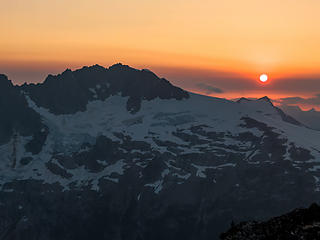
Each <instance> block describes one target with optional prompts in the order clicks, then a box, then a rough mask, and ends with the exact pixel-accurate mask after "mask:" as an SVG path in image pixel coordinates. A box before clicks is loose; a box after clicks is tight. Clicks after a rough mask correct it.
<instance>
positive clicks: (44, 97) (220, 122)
mask: <svg viewBox="0 0 320 240" xmlns="http://www.w3.org/2000/svg"><path fill="white" fill-rule="evenodd" d="M65 74H66V76H64V75H65ZM132 82H133V83H134V84H131V83H132ZM128 84H129V86H128ZM70 87H72V89H69V88H70ZM51 88H52V89H53V90H52V92H53V93H52V92H51V90H50V89H51ZM15 89H19V90H20V92H21V93H22V94H23V96H24V97H25V101H26V102H27V105H28V109H29V110H30V111H32V112H33V113H34V114H35V115H36V116H40V118H41V119H42V123H41V124H42V125H43V126H41V128H39V130H37V131H35V132H34V133H33V132H32V133H30V134H21V133H20V132H19V131H16V130H14V131H13V133H12V135H11V138H10V139H9V140H8V141H6V142H4V143H3V144H2V145H1V146H0V157H1V162H0V171H1V177H0V187H1V191H0V199H2V200H1V204H0V212H1V210H4V209H6V211H5V213H4V214H3V215H2V217H1V216H0V222H1V221H2V222H3V224H2V225H1V224H0V226H3V227H0V234H1V231H2V230H3V231H4V232H6V231H12V233H7V234H9V235H10V234H17V237H16V239H28V238H29V239H30V238H34V236H35V234H40V235H39V236H40V238H41V237H42V238H41V239H61V238H59V237H61V236H64V235H63V234H69V235H70V236H69V239H87V238H88V237H90V238H95V239H104V238H107V239H151V238H152V239H208V238H210V237H211V238H212V239H215V238H216V237H217V236H218V235H219V233H220V232H221V231H223V230H225V229H226V228H227V227H228V225H229V223H230V222H231V220H238V219H245V220H248V219H247V218H250V219H253V218H257V219H262V218H265V217H270V216H273V215H276V214H281V213H283V212H286V211H288V210H290V208H294V207H298V206H301V205H306V204H309V203H310V202H313V201H315V200H316V199H318V198H319V195H320V172H319V171H320V152H319V150H320V132H319V131H314V130H311V129H309V128H307V127H304V126H303V125H302V124H300V123H299V122H297V121H296V120H294V119H293V118H291V117H290V116H288V115H286V114H284V113H283V112H282V111H281V110H279V109H278V108H276V107H274V106H273V105H272V103H271V102H270V101H269V100H268V98H262V99H259V100H256V101H248V100H245V99H241V100H240V101H239V102H232V101H228V100H225V99H220V98H212V97H206V96H201V95H197V94H193V93H187V92H185V91H183V90H182V89H179V88H177V87H175V86H172V85H171V84H170V83H169V82H168V81H166V80H164V79H160V78H158V77H157V76H155V75H154V74H153V73H150V72H149V71H144V70H142V71H139V70H135V69H132V68H129V67H128V66H123V65H115V66H113V67H111V68H109V69H105V68H102V67H100V66H93V67H90V68H83V69H81V70H77V71H75V72H72V71H67V72H65V73H63V74H62V75H58V76H56V77H54V76H51V77H49V80H48V79H47V80H46V82H44V83H43V84H39V85H24V86H22V87H15ZM75 89H78V90H77V91H75ZM69 91H70V92H71V93H72V94H70V95H68V93H69ZM78 91H79V92H78ZM57 95H58V97H57ZM61 99H69V100H70V99H71V102H66V103H65V105H62V106H61V104H64V103H63V102H62V103H61ZM75 99H77V100H79V102H77V101H75ZM74 102H76V104H73V103H74ZM128 105H129V106H131V107H133V108H131V107H128ZM132 109H134V111H133V110H132ZM18 118H19V117H18ZM2 127H3V126H2ZM0 134H1V132H0ZM30 141H32V142H33V143H34V144H35V143H37V144H35V145H36V146H37V149H40V150H39V151H38V152H35V151H30V149H28V148H27V147H26V146H27V145H26V144H28V143H29V142H30ZM13 161H15V162H16V164H15V165H13V164H12V162H13ZM61 215H63V216H61ZM39 216H40V217H39ZM68 216H69V217H70V216H73V217H76V218H77V219H78V220H77V221H71V220H70V219H69V217H68ZM8 219H9V220H8ZM41 219H47V220H48V221H50V224H49V225H48V226H50V228H49V229H52V228H53V229H56V230H48V227H44V226H43V224H42V222H41ZM61 219H62V221H61ZM83 222H91V224H89V225H88V226H87V227H86V228H82V227H80V226H82V224H83ZM10 229H11V230H10ZM12 229H14V230H12ZM39 229H41V230H39ZM67 229H68V230H67ZM58 230H59V231H58ZM24 231H27V232H28V234H30V235H28V234H26V235H23V234H22V233H23V232H24ZM39 231H40V232H41V233H39ZM50 231H53V232H54V234H53V233H52V232H50ZM55 231H58V232H59V234H61V235H59V234H58V235H57V233H56V232H55ZM89 233H90V234H89ZM19 234H21V235H19ZM15 236H16V235H15ZM37 236H38V235H37ZM27 237H28V238H27Z"/></svg>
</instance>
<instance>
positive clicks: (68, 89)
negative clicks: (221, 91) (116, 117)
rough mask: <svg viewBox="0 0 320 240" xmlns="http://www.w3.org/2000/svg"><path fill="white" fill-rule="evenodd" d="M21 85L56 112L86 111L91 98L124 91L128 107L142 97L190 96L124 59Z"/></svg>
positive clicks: (134, 108)
mask: <svg viewBox="0 0 320 240" xmlns="http://www.w3.org/2000/svg"><path fill="white" fill-rule="evenodd" d="M21 88H22V89H23V90H24V91H25V92H27V93H28V95H29V96H30V98H31V99H32V100H33V101H34V102H35V103H36V104H37V105H38V106H41V107H44V108H47V109H49V110H50V111H51V112H52V113H55V114H72V113H75V112H78V111H84V110H85V109H86V106H87V104H88V102H90V101H93V100H102V101H104V100H105V99H107V98H108V97H110V96H112V95H116V94H121V96H123V97H129V99H128V103H127V109H128V111H130V112H131V113H135V112H137V111H139V109H140V105H141V101H142V100H152V99H155V98H160V99H176V100H181V99H183V98H188V97H189V94H188V93H187V92H186V91H184V90H182V89H180V88H178V87H175V86H173V85H172V84H171V83H170V82H169V81H167V80H166V79H163V78H159V77H158V76H157V75H155V74H154V73H152V72H151V71H145V70H138V69H134V68H131V67H129V66H127V65H122V64H121V63H118V64H115V65H113V66H111V67H109V68H104V67H102V66H99V65H94V66H91V67H83V68H81V69H78V70H75V71H71V70H70V69H67V70H66V71H64V72H63V73H61V74H59V75H56V76H53V75H49V76H48V77H47V79H46V80H45V81H44V82H43V83H40V84H37V85H34V84H30V85H23V86H21Z"/></svg>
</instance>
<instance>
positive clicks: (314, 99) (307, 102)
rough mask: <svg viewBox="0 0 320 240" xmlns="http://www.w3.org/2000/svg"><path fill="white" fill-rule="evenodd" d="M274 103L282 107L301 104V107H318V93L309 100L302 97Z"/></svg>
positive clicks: (288, 98)
mask: <svg viewBox="0 0 320 240" xmlns="http://www.w3.org/2000/svg"><path fill="white" fill-rule="evenodd" d="M276 102H278V103H280V104H282V105H296V104H298V105H299V104H302V105H320V93H319V94H316V95H315V96H313V97H310V98H302V97H286V98H280V99H278V100H276Z"/></svg>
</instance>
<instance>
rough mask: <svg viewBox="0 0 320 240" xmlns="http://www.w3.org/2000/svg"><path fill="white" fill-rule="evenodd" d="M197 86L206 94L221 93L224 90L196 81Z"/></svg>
mask: <svg viewBox="0 0 320 240" xmlns="http://www.w3.org/2000/svg"><path fill="white" fill-rule="evenodd" d="M197 87H198V88H199V89H201V90H203V91H204V92H205V93H206V94H212V93H223V92H224V91H223V90H222V89H220V88H217V87H214V86H211V85H208V84H205V83H198V84H197Z"/></svg>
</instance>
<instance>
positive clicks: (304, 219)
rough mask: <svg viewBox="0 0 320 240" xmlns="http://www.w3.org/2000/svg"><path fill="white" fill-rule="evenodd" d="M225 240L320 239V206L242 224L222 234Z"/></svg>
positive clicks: (314, 205)
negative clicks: (262, 220)
mask: <svg viewBox="0 0 320 240" xmlns="http://www.w3.org/2000/svg"><path fill="white" fill-rule="evenodd" d="M221 239H223V240H232V239H237V240H268V239H274V240H277V239H278V240H282V239H291V240H316V239H320V206H319V205H317V204H316V203H314V204H312V205H311V206H310V207H309V208H307V209H296V210H294V211H292V212H290V213H288V214H285V215H282V216H279V217H275V218H272V219H270V220H268V221H266V222H242V223H239V224H237V225H235V226H232V228H231V229H230V230H229V231H228V232H226V233H223V234H221Z"/></svg>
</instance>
